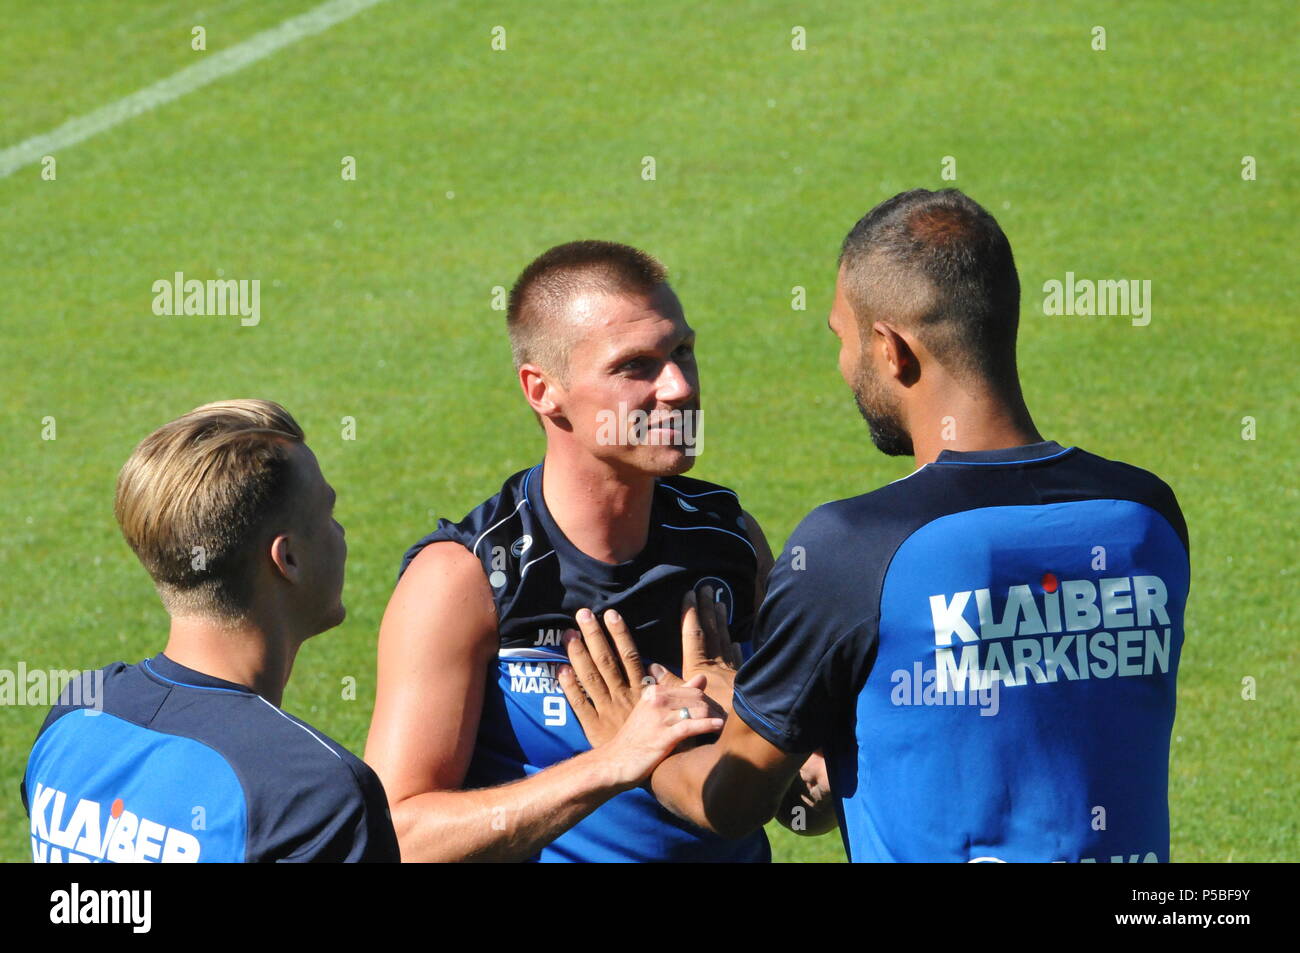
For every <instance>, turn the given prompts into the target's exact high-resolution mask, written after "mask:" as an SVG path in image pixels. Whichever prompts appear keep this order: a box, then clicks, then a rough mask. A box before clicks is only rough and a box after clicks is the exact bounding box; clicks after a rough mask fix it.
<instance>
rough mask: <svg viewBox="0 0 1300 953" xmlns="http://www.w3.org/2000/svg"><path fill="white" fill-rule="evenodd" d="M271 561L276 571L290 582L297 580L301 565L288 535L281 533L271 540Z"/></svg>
mask: <svg viewBox="0 0 1300 953" xmlns="http://www.w3.org/2000/svg"><path fill="white" fill-rule="evenodd" d="M271 562H273V563H274V564H275V568H276V571H278V572H279V573H280V575H281V576H283V577H284V578H285V579H287V580H289V581H290V582H297V581H298V574H299V572H300V570H301V566H300V565H299V563H298V559H297V557H296V556H295V555H294V550H293V547H292V546H291V545H290V542H289V537H288V535H286V534H284V533H281V534H280V535H279V536H277V537H275V539H273V540H271Z"/></svg>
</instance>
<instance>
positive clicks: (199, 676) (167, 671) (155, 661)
mask: <svg viewBox="0 0 1300 953" xmlns="http://www.w3.org/2000/svg"><path fill="white" fill-rule="evenodd" d="M140 667H141V668H143V669H144V670H145V672H147V673H148V674H149V675H152V676H153V677H154V678H155V679H157V680H158V681H161V682H167V683H168V684H171V685H181V686H183V687H185V688H206V689H214V690H217V691H226V692H239V693H240V694H241V695H254V694H256V692H254V691H253V690H252V689H251V688H249V687H247V686H246V685H240V684H237V683H236V682H228V681H226V680H225V679H224V678H217V677H216V676H214V675H205V674H204V673H203V672H197V671H195V670H194V669H192V668H186V667H185V666H184V665H181V664H179V663H178V662H173V661H172V660H171V659H169V658H168V657H167V656H166V655H164V654H163V653H162V652H159V653H158V654H157V655H155V656H154V657H153V658H151V659H146V660H145V661H143V662H141V663H140Z"/></svg>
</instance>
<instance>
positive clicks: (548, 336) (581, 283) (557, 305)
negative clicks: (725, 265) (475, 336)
mask: <svg viewBox="0 0 1300 953" xmlns="http://www.w3.org/2000/svg"><path fill="white" fill-rule="evenodd" d="M667 280H668V273H667V271H666V270H665V269H664V266H663V265H661V264H660V263H659V262H658V261H657V260H656V259H655V258H654V257H653V256H651V255H647V254H646V253H645V252H643V251H640V250H638V249H636V248H632V247H631V246H630V245H620V244H618V243H617V242H603V241H578V242H568V243H567V244H564V245H557V246H556V247H554V248H552V249H551V250H550V251H547V252H545V253H543V254H542V255H540V256H539V257H538V258H536V259H534V261H533V262H532V264H530V265H529V266H528V267H527V268H525V269H524V270H523V273H522V274H521V275H520V276H519V280H518V281H516V282H515V285H514V288H512V289H511V291H510V304H509V307H508V309H507V311H506V323H507V326H508V328H509V331H510V350H511V354H512V355H513V357H514V362H515V368H516V369H518V368H519V367H521V366H522V365H524V364H536V365H537V366H538V367H541V368H542V369H543V370H545V371H547V372H549V373H551V374H554V375H556V377H558V378H559V379H560V380H561V381H563V380H565V379H566V378H567V372H568V366H569V351H570V349H571V348H572V346H573V340H572V333H571V332H570V331H569V329H568V328H566V327H565V326H564V324H563V323H562V322H560V321H559V320H557V319H558V318H559V317H560V316H561V315H562V314H563V311H564V309H565V307H567V306H568V304H569V302H570V301H571V300H572V299H573V298H574V297H576V296H577V295H579V294H583V293H589V292H603V293H606V294H644V295H649V294H651V293H652V292H653V291H654V290H655V288H657V287H658V286H659V285H661V284H663V283H664V282H666V281H667Z"/></svg>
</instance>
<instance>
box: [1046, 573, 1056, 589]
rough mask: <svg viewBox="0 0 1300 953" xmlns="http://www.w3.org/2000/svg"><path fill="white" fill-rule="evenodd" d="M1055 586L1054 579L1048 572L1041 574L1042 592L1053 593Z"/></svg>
mask: <svg viewBox="0 0 1300 953" xmlns="http://www.w3.org/2000/svg"><path fill="white" fill-rule="evenodd" d="M1056 586H1057V582H1056V577H1055V576H1054V575H1052V574H1051V573H1050V572H1045V573H1043V592H1055V591H1056Z"/></svg>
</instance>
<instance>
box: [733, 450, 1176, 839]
mask: <svg viewBox="0 0 1300 953" xmlns="http://www.w3.org/2000/svg"><path fill="white" fill-rule="evenodd" d="M1188 580H1189V562H1188V547H1187V529H1186V525H1185V523H1184V521H1183V518H1182V515H1181V513H1180V511H1179V509H1178V504H1177V502H1176V501H1175V499H1174V496H1173V493H1172V492H1171V491H1170V490H1169V488H1168V487H1167V486H1166V485H1165V484H1164V483H1162V482H1161V481H1160V480H1158V479H1157V478H1155V477H1154V476H1152V475H1151V474H1149V473H1146V472H1145V471H1142V470H1139V469H1136V468H1134V467H1130V466H1127V465H1125V464H1122V463H1115V462H1112V461H1108V460H1103V459H1101V458H1099V457H1096V456H1093V455H1091V454H1088V453H1085V452H1083V451H1081V450H1078V449H1075V448H1071V449H1068V450H1067V449H1063V448H1061V447H1060V446H1059V445H1057V444H1054V443H1051V442H1046V443H1043V444H1035V445H1031V446H1029V447H1019V448H1013V449H1009V450H1003V451H989V452H983V453H953V452H951V451H945V452H944V453H942V454H940V456H939V458H938V460H936V461H935V463H933V464H930V465H929V466H926V467H923V468H921V469H920V470H918V471H917V472H916V473H914V474H912V475H911V476H910V477H908V478H906V479H904V480H900V481H898V482H896V483H892V484H890V485H888V486H886V487H883V488H881V489H880V490H877V491H875V492H874V493H868V494H865V495H863V496H859V497H855V498H853V499H849V500H842V501H839V502H836V503H830V504H827V505H825V506H822V507H819V508H818V509H816V510H814V511H813V512H812V513H811V514H810V515H809V516H808V517H807V518H806V519H805V520H804V521H803V523H801V524H800V526H799V527H798V528H797V529H796V531H795V533H794V534H793V535H792V536H791V538H790V541H789V543H788V544H787V546H786V549H785V551H784V552H783V553H782V554H781V557H780V558H779V559H778V561H777V564H776V567H775V569H774V570H773V573H772V577H771V581H770V585H769V588H768V595H767V599H766V601H765V602H764V604H763V607H762V609H761V611H760V616H759V620H758V623H757V626H756V641H757V642H759V643H760V644H759V647H758V649H757V651H756V653H755V656H754V658H753V659H752V660H751V661H750V662H749V663H747V664H746V665H745V666H744V668H743V669H742V670H741V672H740V674H739V676H738V678H737V682H736V694H735V706H736V711H737V712H738V713H739V714H740V715H741V717H742V718H744V720H745V722H746V723H747V724H748V725H750V726H751V727H752V728H753V729H754V730H755V731H757V732H758V733H759V734H761V735H763V736H764V737H765V738H767V739H768V740H769V741H770V742H772V743H773V744H774V745H776V746H777V747H780V748H781V749H783V750H785V751H789V752H792V753H803V752H809V751H813V750H818V749H822V750H824V751H825V753H826V755H827V762H828V769H829V771H830V774H831V787H832V790H833V791H834V795H835V800H836V804H837V809H838V811H839V815H840V820H841V830H842V834H843V837H844V841H845V847H846V850H847V851H848V853H849V856H850V858H851V859H852V860H877V861H879V860H901V861H937V860H952V861H970V860H1004V861H1056V860H1063V861H1112V860H1123V861H1126V862H1130V861H1153V860H1160V861H1164V860H1167V859H1168V854H1169V816H1168V758H1169V736H1170V731H1171V728H1172V725H1173V719H1174V707H1175V695H1174V688H1175V680H1176V675H1177V669H1178V660H1179V655H1180V652H1181V648H1182V642H1183V612H1184V607H1185V604H1186V599H1187V590H1188Z"/></svg>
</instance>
